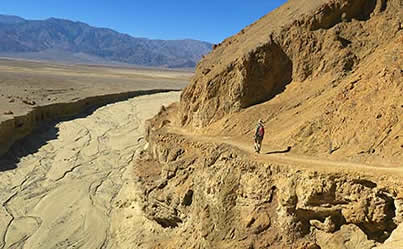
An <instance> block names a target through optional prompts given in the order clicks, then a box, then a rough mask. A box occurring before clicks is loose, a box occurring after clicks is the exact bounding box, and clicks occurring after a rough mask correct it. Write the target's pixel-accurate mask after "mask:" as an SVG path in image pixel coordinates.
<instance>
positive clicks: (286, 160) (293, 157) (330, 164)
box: [170, 128, 403, 177]
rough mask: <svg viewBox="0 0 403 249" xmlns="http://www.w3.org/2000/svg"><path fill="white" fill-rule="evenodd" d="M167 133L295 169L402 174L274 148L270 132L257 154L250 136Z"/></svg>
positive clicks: (394, 167) (393, 168) (400, 168)
mask: <svg viewBox="0 0 403 249" xmlns="http://www.w3.org/2000/svg"><path fill="white" fill-rule="evenodd" d="M170 132H173V133H176V134H180V135H183V136H187V137H189V138H192V139H195V140H201V141H205V142H210V143H216V144H220V143H225V144H228V145H231V146H234V147H236V148H238V149H240V150H242V151H245V152H248V153H250V156H251V157H253V158H254V159H255V160H259V161H271V162H277V163H281V164H286V165H293V166H295V167H298V168H307V169H314V170H322V171H327V172H340V171H346V172H360V173H366V174H369V175H374V176H379V175H380V174H387V175H391V176H399V177H403V165H398V164H387V163H384V164H375V163H374V164H365V163H359V162H349V161H335V160H327V159H321V158H315V157H310V156H305V155H299V154H295V153H293V152H292V148H291V147H288V148H278V147H276V145H275V144H270V135H268V136H265V138H264V141H263V144H262V151H261V152H260V153H259V154H257V153H255V151H254V148H253V139H252V138H251V139H250V141H244V140H242V139H237V138H232V137H228V136H214V137H213V136H206V135H195V134H191V133H189V132H188V131H186V130H184V129H180V128H170Z"/></svg>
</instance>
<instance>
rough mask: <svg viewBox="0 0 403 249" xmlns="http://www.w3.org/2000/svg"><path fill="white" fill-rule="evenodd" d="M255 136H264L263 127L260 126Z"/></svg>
mask: <svg viewBox="0 0 403 249" xmlns="http://www.w3.org/2000/svg"><path fill="white" fill-rule="evenodd" d="M257 135H258V136H259V137H263V136H264V127H263V125H260V126H259V128H258V129H257Z"/></svg>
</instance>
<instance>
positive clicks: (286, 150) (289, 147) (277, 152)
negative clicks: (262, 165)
mask: <svg viewBox="0 0 403 249" xmlns="http://www.w3.org/2000/svg"><path fill="white" fill-rule="evenodd" d="M290 151H291V146H288V147H287V149H285V150H276V151H269V152H267V153H266V155H270V154H282V153H288V152H290Z"/></svg>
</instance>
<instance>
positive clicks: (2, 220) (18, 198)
mask: <svg viewBox="0 0 403 249" xmlns="http://www.w3.org/2000/svg"><path fill="white" fill-rule="evenodd" d="M179 94H180V93H179V92H170V93H161V94H154V95H148V96H141V97H136V98H133V99H130V100H128V101H123V102H119V103H115V104H110V105H107V106H104V107H102V108H99V109H98V110H96V111H95V112H93V113H92V114H90V115H88V116H86V117H80V118H76V119H71V120H67V121H62V122H59V123H57V124H53V125H47V126H46V127H43V128H42V129H41V130H40V131H39V132H36V133H35V134H33V135H31V136H30V137H28V138H26V139H24V141H23V142H21V143H19V144H17V145H15V146H14V147H13V149H12V150H11V152H10V153H9V155H8V156H7V157H6V158H5V159H3V160H2V161H1V162H0V163H1V164H3V168H8V169H10V170H6V171H3V172H0V203H1V205H0V249H11V248H13V249H16V248H20V249H55V248H88V249H96V248H102V249H105V248H124V246H129V245H131V246H134V244H132V242H131V240H133V237H134V236H136V235H135V234H125V233H124V227H125V224H124V222H125V220H128V219H133V220H134V221H135V222H137V221H138V222H139V224H138V225H139V226H140V225H146V224H145V221H144V220H142V219H143V218H142V217H136V213H139V211H138V207H137V206H136V205H135V203H131V204H130V205H133V212H132V213H131V214H130V215H128V214H125V213H120V212H119V210H118V208H119V206H120V205H122V203H123V201H122V200H121V199H125V198H127V196H128V195H135V191H134V190H133V189H131V188H130V186H131V184H132V179H131V177H130V174H129V173H128V172H130V169H131V168H132V166H133V164H132V163H133V159H134V158H135V157H136V155H137V153H139V151H140V150H142V149H143V147H144V146H145V141H144V139H143V136H144V121H145V120H146V119H148V118H150V117H152V116H153V115H155V114H156V113H157V112H158V111H159V109H160V108H161V105H168V104H169V103H172V102H174V101H177V100H178V99H179ZM21 155H24V156H23V157H22V158H20V159H19V160H16V159H15V158H19V156H21ZM5 164H6V165H5ZM4 166H5V167H4ZM133 198H134V199H135V196H133ZM133 220H132V222H131V223H133ZM127 248H128V247H127Z"/></svg>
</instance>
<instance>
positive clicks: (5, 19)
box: [0, 15, 25, 24]
mask: <svg viewBox="0 0 403 249" xmlns="http://www.w3.org/2000/svg"><path fill="white" fill-rule="evenodd" d="M24 21H25V19H23V18H21V17H18V16H8V15H0V23H7V24H15V23H21V22H24Z"/></svg>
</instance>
